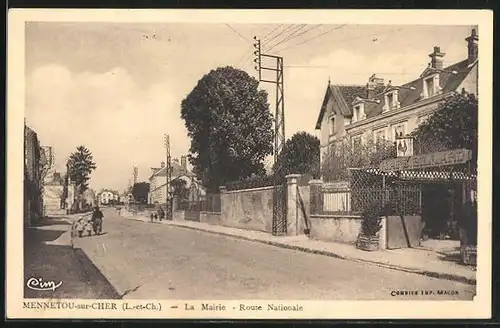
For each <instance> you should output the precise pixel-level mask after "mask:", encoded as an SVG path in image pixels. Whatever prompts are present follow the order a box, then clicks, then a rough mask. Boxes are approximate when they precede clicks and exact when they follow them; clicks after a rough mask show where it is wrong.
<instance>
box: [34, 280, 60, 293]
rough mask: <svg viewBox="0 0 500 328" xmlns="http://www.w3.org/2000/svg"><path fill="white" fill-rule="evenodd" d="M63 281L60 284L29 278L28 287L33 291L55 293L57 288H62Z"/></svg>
mask: <svg viewBox="0 0 500 328" xmlns="http://www.w3.org/2000/svg"><path fill="white" fill-rule="evenodd" d="M61 285H62V281H60V282H59V283H57V284H56V283H55V282H54V281H50V280H49V281H43V279H42V278H29V279H28V281H27V282H26V286H27V287H28V288H29V289H32V290H38V291H46V290H52V291H55V290H56V289H57V288H59V287H61Z"/></svg>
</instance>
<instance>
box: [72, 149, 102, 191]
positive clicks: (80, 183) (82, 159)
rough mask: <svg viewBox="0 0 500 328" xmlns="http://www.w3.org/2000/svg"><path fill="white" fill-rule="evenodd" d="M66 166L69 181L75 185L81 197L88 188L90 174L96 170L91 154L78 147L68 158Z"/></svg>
mask: <svg viewBox="0 0 500 328" xmlns="http://www.w3.org/2000/svg"><path fill="white" fill-rule="evenodd" d="M66 165H67V167H68V174H69V177H70V178H71V181H73V182H74V183H75V185H76V190H77V192H78V194H79V195H82V194H83V193H84V192H85V190H87V189H88V187H89V185H88V181H89V180H90V174H91V173H92V171H93V170H95V169H96V168H97V166H96V163H94V162H93V156H92V153H91V152H90V150H88V149H87V147H85V146H78V147H76V152H74V153H72V154H71V155H70V156H69V159H68V161H67V164H66Z"/></svg>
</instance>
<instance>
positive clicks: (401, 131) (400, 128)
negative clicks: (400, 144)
mask: <svg viewBox="0 0 500 328" xmlns="http://www.w3.org/2000/svg"><path fill="white" fill-rule="evenodd" d="M405 125H406V124H404V123H402V124H398V125H395V126H393V127H392V132H393V133H392V135H393V138H394V140H396V138H397V137H402V136H404V135H405V134H406V131H405V130H406V129H405Z"/></svg>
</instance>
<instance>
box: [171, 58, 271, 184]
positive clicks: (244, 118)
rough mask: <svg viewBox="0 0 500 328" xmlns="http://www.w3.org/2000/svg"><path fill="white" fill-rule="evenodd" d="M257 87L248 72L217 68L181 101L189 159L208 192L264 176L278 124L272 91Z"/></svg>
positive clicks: (230, 68) (204, 77) (257, 83)
mask: <svg viewBox="0 0 500 328" xmlns="http://www.w3.org/2000/svg"><path fill="white" fill-rule="evenodd" d="M258 86H259V82H258V81H257V80H256V79H254V78H253V77H251V76H249V75H248V73H246V72H244V71H241V70H238V69H235V68H232V67H224V68H217V69H215V70H212V71H210V72H209V73H208V74H206V75H205V76H203V77H202V78H201V79H200V80H199V81H198V84H197V85H196V86H195V88H194V89H193V90H192V91H191V92H190V93H189V94H188V95H187V96H186V98H185V99H184V100H183V101H182V103H181V117H182V119H183V120H184V121H185V125H186V128H187V130H188V135H189V137H190V138H191V147H190V154H189V155H188V158H189V161H190V163H191V164H192V165H193V171H194V172H195V173H196V175H197V176H198V178H199V179H201V180H202V181H203V182H204V184H205V185H206V186H207V187H208V188H209V189H212V190H213V189H217V188H218V187H219V186H220V185H223V184H224V183H225V182H226V181H234V180H240V179H244V178H247V177H249V176H251V175H252V174H265V170H264V163H263V162H264V158H265V157H266V156H267V155H270V154H272V151H273V146H272V140H273V132H272V124H273V120H272V116H271V113H270V111H269V104H268V102H267V93H266V92H265V91H264V90H259V89H258Z"/></svg>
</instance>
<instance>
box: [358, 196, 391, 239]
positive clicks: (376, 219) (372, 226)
mask: <svg viewBox="0 0 500 328" xmlns="http://www.w3.org/2000/svg"><path fill="white" fill-rule="evenodd" d="M386 207H387V206H382V205H380V204H379V203H374V204H372V205H370V206H368V207H367V208H366V209H365V210H364V211H363V212H362V214H361V217H362V218H363V222H362V223H361V232H362V234H363V235H365V236H367V237H374V236H376V235H377V233H378V232H379V231H380V229H382V223H381V221H382V219H381V216H382V215H383V214H384V210H385V208H386Z"/></svg>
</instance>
